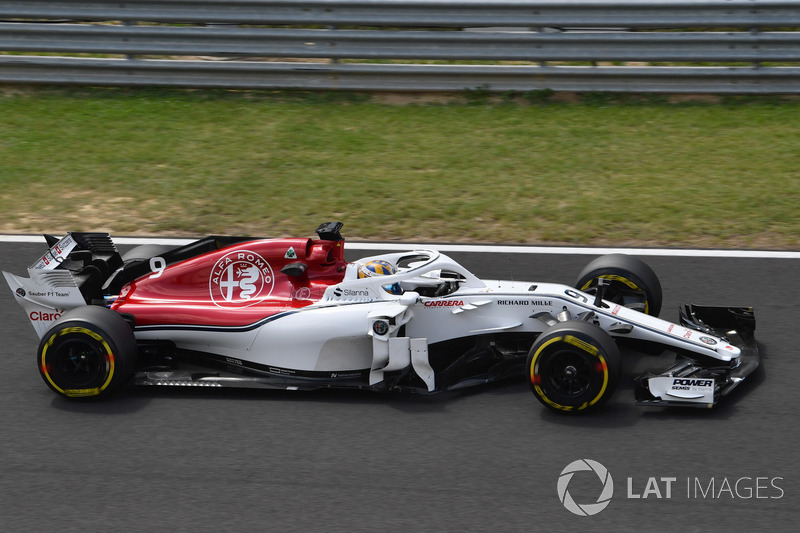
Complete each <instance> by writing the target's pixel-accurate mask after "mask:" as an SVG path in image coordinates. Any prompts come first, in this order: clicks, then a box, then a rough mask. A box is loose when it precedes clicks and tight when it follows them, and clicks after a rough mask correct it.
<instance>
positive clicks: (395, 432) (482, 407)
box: [0, 243, 800, 532]
mask: <svg viewBox="0 0 800 533" xmlns="http://www.w3.org/2000/svg"><path fill="white" fill-rule="evenodd" d="M43 251H44V244H41V245H37V244H24V243H23V244H18V243H13V244H2V245H0V268H2V270H9V271H12V272H15V273H18V274H25V267H26V266H27V265H29V264H30V263H32V262H33V260H34V259H35V258H36V257H38V256H39V255H40V254H41V253H43ZM371 253H372V252H370V253H357V254H353V253H351V254H350V258H353V256H360V255H371ZM449 255H451V256H453V257H454V258H456V259H457V260H459V261H461V262H462V263H463V264H465V265H466V266H468V268H470V269H471V270H472V271H473V272H474V273H475V274H477V275H479V276H481V277H486V278H499V279H518V280H521V279H526V280H531V281H555V282H563V283H571V282H572V281H573V280H574V278H575V277H576V275H577V273H578V272H579V271H580V269H581V268H582V267H583V265H585V264H586V262H588V261H589V260H590V259H591V257H587V256H585V255H580V256H579V255H553V256H546V255H525V254H522V255H506V254H485V253H484V254H474V253H471V254H460V253H450V254H449ZM646 259H647V262H648V263H649V264H650V265H651V266H652V267H653V268H654V269H655V271H656V272H657V273H658V275H659V277H660V279H661V282H662V285H663V287H664V311H662V314H661V316H662V317H664V318H667V319H669V320H676V319H677V308H678V305H679V304H680V303H684V302H691V301H694V302H697V303H713V304H723V305H752V306H754V307H755V308H756V313H757V321H758V329H757V331H756V336H757V339H758V340H759V344H760V349H761V353H762V357H763V360H762V368H761V369H760V370H759V371H758V373H757V374H755V375H754V376H751V379H750V380H749V381H748V382H746V383H745V384H743V385H742V386H741V387H740V389H739V390H737V391H736V393H735V394H734V395H732V396H730V397H728V398H726V400H727V401H725V402H724V403H722V404H720V405H719V406H718V407H716V408H715V409H713V410H704V409H678V408H673V409H666V408H641V407H635V406H634V405H633V390H632V384H631V382H632V379H633V376H634V375H635V374H637V373H638V372H639V371H643V370H645V369H647V368H653V369H661V368H664V367H666V366H667V365H668V364H669V362H670V359H669V358H663V357H652V356H650V357H646V358H642V359H631V361H630V363H629V365H628V366H627V367H626V369H625V371H624V375H623V383H622V384H621V385H620V387H619V389H618V391H617V394H616V396H615V397H614V398H612V400H611V401H610V402H609V404H607V405H606V406H605V408H604V409H603V410H602V412H599V413H596V414H591V415H585V416H563V415H558V414H555V413H552V412H549V411H547V410H545V409H544V408H543V407H542V406H541V405H540V404H539V403H538V402H537V401H536V400H535V399H534V398H533V396H532V395H531V393H530V392H529V390H528V386H527V384H526V383H524V382H523V381H522V379H520V381H517V382H510V383H505V384H500V385H494V386H489V387H484V388H480V389H477V390H473V391H470V392H465V393H460V394H454V395H447V396H436V397H410V396H406V395H383V394H377V393H373V392H368V391H344V392H342V391H321V392H312V393H298V392H284V391H238V390H222V391H221V390H197V389H190V390H187V389H180V390H174V389H158V390H154V389H142V390H131V391H127V392H125V393H124V394H122V395H120V396H118V397H116V398H114V399H112V400H110V401H105V402H95V403H74V402H68V401H64V400H61V399H59V398H57V397H56V396H55V395H53V393H51V392H50V390H49V389H48V388H47V387H46V386H45V385H44V383H43V382H42V380H41V378H40V377H39V375H38V372H37V370H36V365H35V349H36V345H37V342H38V340H37V338H36V335H35V334H34V331H33V328H32V327H31V326H30V324H29V323H28V321H27V319H26V317H25V316H24V313H23V312H22V310H21V309H20V308H18V307H17V305H16V304H15V303H14V302H13V299H12V297H11V294H10V292H9V291H7V290H6V289H2V290H0V304H1V305H0V328H1V329H0V331H2V341H3V342H2V355H1V356H0V357H2V362H3V365H2V369H3V374H2V380H1V381H0V391H2V392H1V394H2V400H0V431H1V432H2V436H1V437H0V472H1V473H2V475H0V530H2V531H8V532H16V531H46V530H60V531H87V530H88V531H347V532H352V531H581V532H585V531H633V530H637V531H681V532H690V531H704V532H705V531H772V532H779V531H796V530H797V529H796V520H797V516H798V510H800V482H799V481H798V480H800V464H799V460H798V444H797V443H798V441H800V429H798V427H799V425H798V422H799V421H798V416H797V405H798V396H800V395H799V394H798V385H797V384H798V377H799V376H800V359H799V358H798V356H799V355H800V354H798V353H797V345H798V333H797V330H798V324H800V311H798V307H797V298H798V296H800V294H798V289H797V277H798V260H796V259H752V258H748V259H731V258H721V259H720V258H685V257H648V258H646ZM584 458H587V459H592V460H594V461H598V462H599V463H601V464H602V465H604V466H605V467H606V468H607V469H608V472H609V473H610V474H611V476H612V479H613V483H614V491H613V498H612V499H611V501H610V504H609V505H608V507H607V508H605V509H604V510H603V511H602V512H600V513H598V514H596V515H594V516H588V517H581V516H576V515H574V514H572V513H570V512H569V511H567V510H566V508H565V507H564V505H562V503H561V502H560V500H559V496H558V491H557V481H558V479H559V475H560V474H561V472H562V470H563V469H564V468H565V467H566V466H567V465H568V464H570V463H572V462H573V461H576V460H578V459H584ZM662 478H665V479H664V480H662ZM668 478H674V481H669V480H668ZM712 483H713V486H712ZM601 488H602V484H601V482H600V480H599V478H597V477H596V476H594V474H592V473H590V472H578V473H577V474H575V476H574V478H573V479H572V481H571V482H570V483H569V485H568V490H569V493H570V495H571V496H572V497H573V498H574V500H575V501H576V502H577V503H580V504H586V503H594V502H595V501H596V499H597V497H598V496H599V495H600V492H601ZM667 488H669V489H670V492H669V497H667V496H668V495H667ZM635 496H639V497H638V498H637V497H635ZM645 496H646V497H645ZM658 496H661V497H660V498H659V497H658Z"/></svg>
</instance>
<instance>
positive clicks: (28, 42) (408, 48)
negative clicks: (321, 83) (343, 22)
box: [0, 23, 800, 62]
mask: <svg viewBox="0 0 800 533" xmlns="http://www.w3.org/2000/svg"><path fill="white" fill-rule="evenodd" d="M0 50H7V51H27V52H67V53H69V52H72V53H76V52H80V53H96V54H125V55H164V56H180V55H183V56H185V55H207V56H226V55H228V56H262V57H298V58H336V59H346V58H360V59H444V60H448V59H455V58H457V59H459V60H492V61H679V62H692V61H739V62H757V61H800V32H770V33H757V34H754V33H750V32H724V33H722V32H683V33H673V32H660V33H658V32H651V33H636V32H606V33H581V32H574V33H573V32H567V33H535V32H492V33H478V32H454V31H375V30H293V29H269V28H239V27H235V26H229V27H225V26H223V27H219V26H214V27H202V28H198V27H188V28H186V27H183V28H181V27H170V26H105V25H89V24H82V25H78V24H65V25H52V24H8V23H5V24H4V23H0Z"/></svg>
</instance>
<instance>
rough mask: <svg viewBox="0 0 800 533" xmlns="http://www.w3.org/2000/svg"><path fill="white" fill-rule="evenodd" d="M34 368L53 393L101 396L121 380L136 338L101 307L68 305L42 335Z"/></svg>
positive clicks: (128, 371) (129, 370) (132, 362)
mask: <svg viewBox="0 0 800 533" xmlns="http://www.w3.org/2000/svg"><path fill="white" fill-rule="evenodd" d="M37 359H38V366H39V373H40V374H41V376H42V379H43V380H44V381H45V383H47V386H48V387H50V388H51V389H52V390H53V391H54V392H55V393H56V394H58V395H60V396H62V397H64V398H70V399H87V398H102V397H104V396H107V395H109V394H111V393H112V392H114V391H115V390H117V389H119V388H120V387H121V386H122V385H124V384H125V383H126V382H127V381H128V379H129V378H130V376H131V375H132V373H133V368H134V365H135V362H136V339H135V338H134V336H133V331H132V330H131V328H130V326H129V325H128V323H127V322H125V320H124V319H123V318H122V317H121V316H120V315H119V314H118V313H116V312H114V311H111V310H110V309H107V308H105V307H99V306H86V307H78V308H76V309H72V310H70V311H68V312H66V313H64V315H63V316H62V317H61V318H60V319H59V320H58V321H57V322H56V323H55V324H53V327H51V328H50V329H49V330H48V331H47V333H45V335H44V336H43V337H42V340H41V342H40V343H39V350H38V354H37Z"/></svg>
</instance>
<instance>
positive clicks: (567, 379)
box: [544, 350, 594, 398]
mask: <svg viewBox="0 0 800 533" xmlns="http://www.w3.org/2000/svg"><path fill="white" fill-rule="evenodd" d="M593 368H594V363H593V362H592V360H591V359H590V358H589V357H587V355H586V354H585V353H582V352H576V351H573V350H561V351H558V352H556V353H554V354H553V355H552V356H551V357H550V358H549V360H548V361H547V364H546V368H545V372H544V375H546V376H548V378H547V385H548V388H549V389H550V390H551V391H553V392H555V393H557V394H559V395H561V396H564V397H565V398H576V397H579V396H581V395H583V394H584V393H586V391H588V390H589V389H590V387H591V386H592V379H591V378H592V372H593Z"/></svg>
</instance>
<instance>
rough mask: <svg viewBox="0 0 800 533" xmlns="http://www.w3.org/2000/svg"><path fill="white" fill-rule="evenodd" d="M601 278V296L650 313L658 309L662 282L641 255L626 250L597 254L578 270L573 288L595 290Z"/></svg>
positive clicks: (659, 310)
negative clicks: (602, 282) (629, 253)
mask: <svg viewBox="0 0 800 533" xmlns="http://www.w3.org/2000/svg"><path fill="white" fill-rule="evenodd" d="M600 278H603V279H604V281H605V282H606V283H607V284H606V286H605V288H604V291H605V292H604V298H603V299H605V300H608V301H611V302H614V303H617V304H619V305H622V306H623V307H630V308H631V309H635V310H637V311H641V312H642V313H645V314H648V315H652V316H658V313H660V312H661V301H662V294H661V282H659V281H658V276H656V273H655V272H653V269H652V268H650V266H649V265H648V264H647V263H645V262H644V261H642V260H641V259H638V258H636V257H632V256H630V255H625V254H608V255H603V256H600V257H598V258H597V259H595V260H594V261H592V262H590V263H589V264H588V265H586V267H585V268H584V269H583V270H582V271H581V273H580V274H578V280H577V281H576V282H575V288H576V289H578V290H581V291H583V292H588V293H590V294H595V293H596V292H597V286H598V281H597V280H598V279H600Z"/></svg>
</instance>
